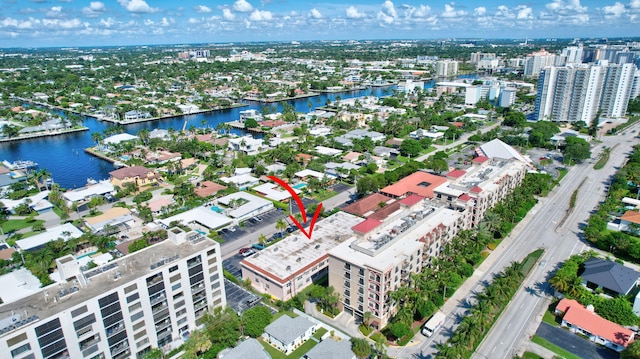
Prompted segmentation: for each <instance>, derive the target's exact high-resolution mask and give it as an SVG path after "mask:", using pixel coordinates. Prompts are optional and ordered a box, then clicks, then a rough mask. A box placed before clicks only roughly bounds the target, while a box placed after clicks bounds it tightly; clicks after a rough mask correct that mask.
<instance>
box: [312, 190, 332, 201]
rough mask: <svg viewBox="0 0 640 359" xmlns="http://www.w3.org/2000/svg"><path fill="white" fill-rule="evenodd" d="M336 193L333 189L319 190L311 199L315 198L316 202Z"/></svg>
mask: <svg viewBox="0 0 640 359" xmlns="http://www.w3.org/2000/svg"><path fill="white" fill-rule="evenodd" d="M336 194H337V193H335V192H334V191H327V190H321V191H319V192H318V193H317V194H315V195H314V196H313V199H315V200H316V201H318V202H322V201H324V200H325V199H329V198H331V197H333V196H335V195H336Z"/></svg>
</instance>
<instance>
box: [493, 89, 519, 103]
mask: <svg viewBox="0 0 640 359" xmlns="http://www.w3.org/2000/svg"><path fill="white" fill-rule="evenodd" d="M517 93H518V90H517V89H516V88H514V87H505V88H503V89H502V91H500V101H499V102H498V105H499V106H500V107H509V106H511V105H513V104H514V103H515V102H516V95H517Z"/></svg>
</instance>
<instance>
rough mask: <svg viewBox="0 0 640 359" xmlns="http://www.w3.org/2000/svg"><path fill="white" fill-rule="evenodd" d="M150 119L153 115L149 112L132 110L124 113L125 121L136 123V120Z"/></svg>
mask: <svg viewBox="0 0 640 359" xmlns="http://www.w3.org/2000/svg"><path fill="white" fill-rule="evenodd" d="M150 117H151V114H150V113H149V112H146V111H140V110H131V111H127V112H125V113H124V120H125V121H136V120H142V119H146V118H150Z"/></svg>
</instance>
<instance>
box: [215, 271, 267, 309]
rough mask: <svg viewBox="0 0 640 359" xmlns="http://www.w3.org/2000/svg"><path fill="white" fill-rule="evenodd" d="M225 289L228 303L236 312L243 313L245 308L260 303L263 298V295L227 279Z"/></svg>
mask: <svg viewBox="0 0 640 359" xmlns="http://www.w3.org/2000/svg"><path fill="white" fill-rule="evenodd" d="M224 289H225V292H226V298H227V304H228V305H229V306H230V307H231V308H232V309H233V310H234V311H235V312H236V313H240V314H241V313H243V312H244V311H245V310H247V309H249V308H251V307H254V306H256V305H258V304H259V303H260V301H261V300H262V298H261V297H259V296H257V295H255V294H253V293H251V292H249V291H248V290H246V289H244V288H242V287H241V286H239V285H237V284H235V283H233V282H231V281H229V280H227V279H225V280H224Z"/></svg>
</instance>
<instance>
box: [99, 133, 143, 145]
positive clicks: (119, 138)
mask: <svg viewBox="0 0 640 359" xmlns="http://www.w3.org/2000/svg"><path fill="white" fill-rule="evenodd" d="M138 138H139V137H138V136H134V135H130V134H128V133H119V134H117V135H113V136H111V137H107V138H105V139H104V140H102V142H103V143H104V144H108V145H115V144H118V143H120V142H125V141H132V140H137V139H138Z"/></svg>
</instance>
